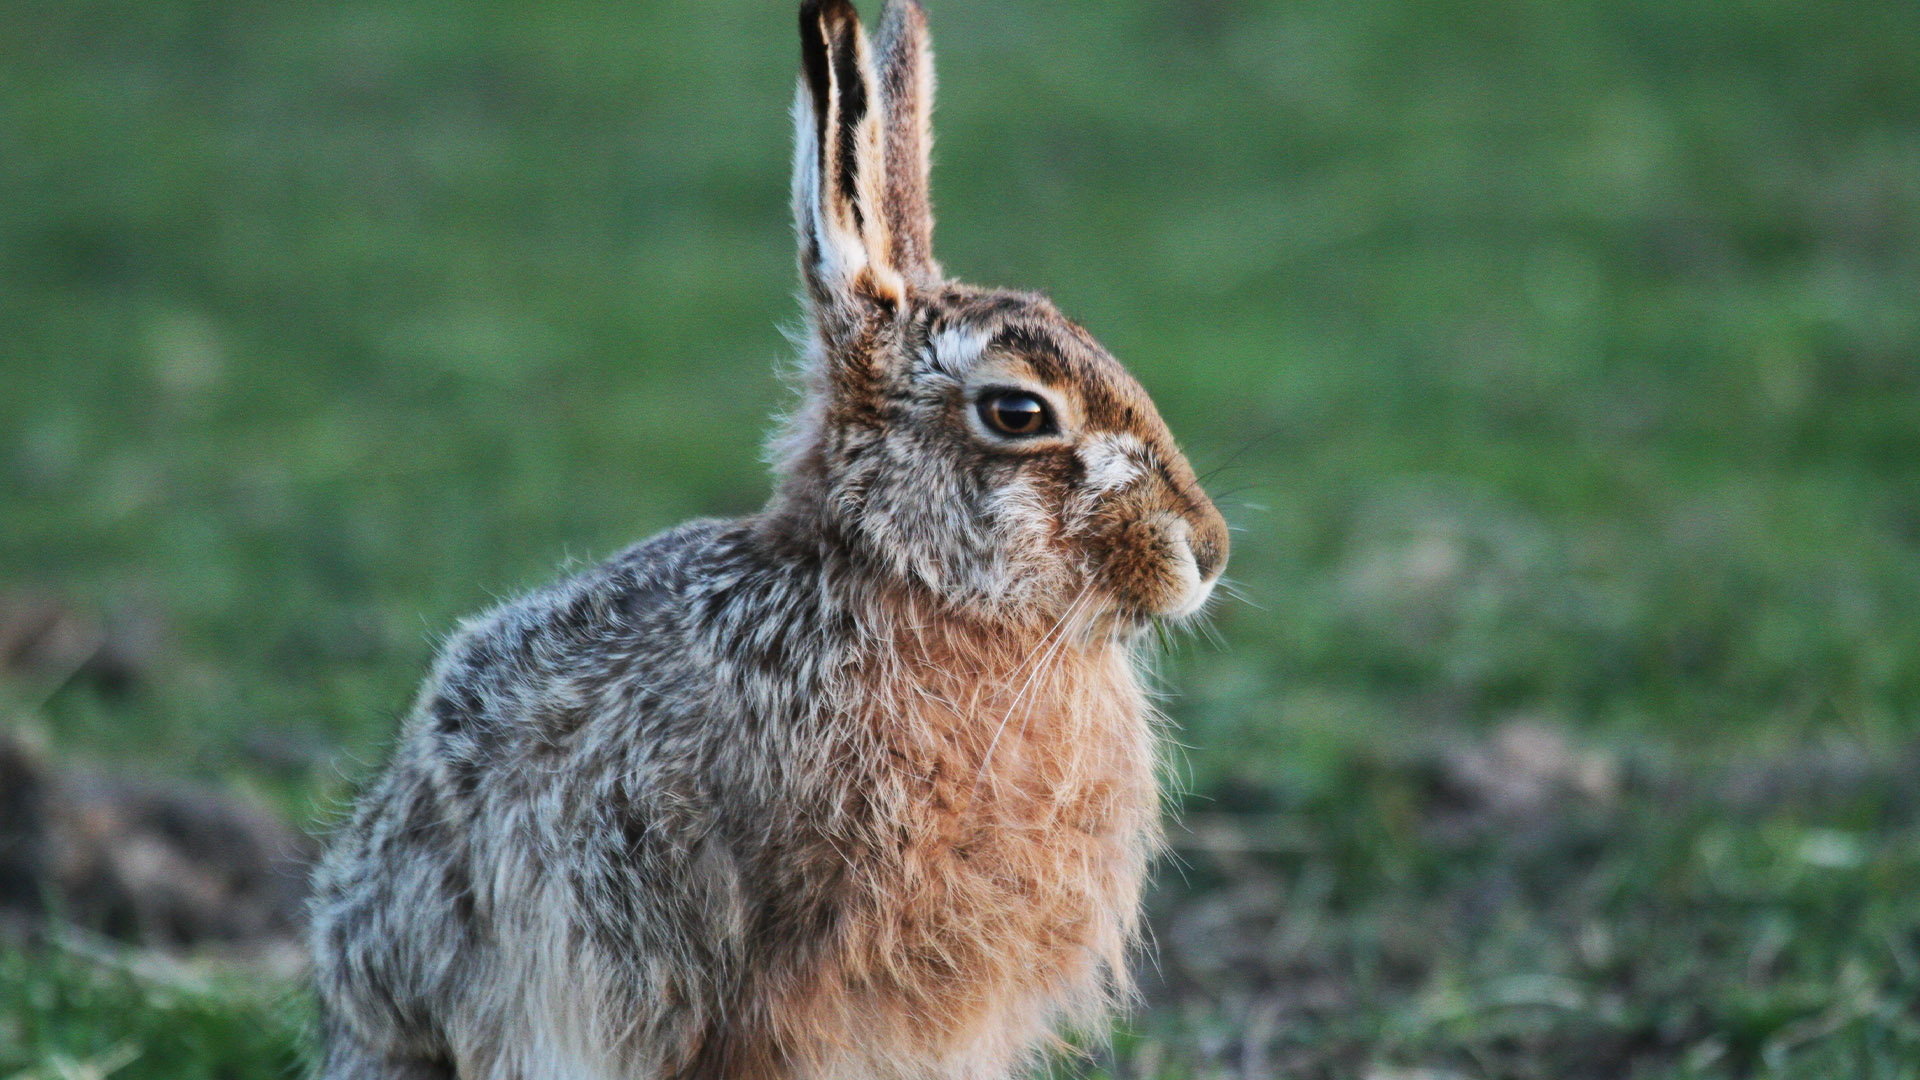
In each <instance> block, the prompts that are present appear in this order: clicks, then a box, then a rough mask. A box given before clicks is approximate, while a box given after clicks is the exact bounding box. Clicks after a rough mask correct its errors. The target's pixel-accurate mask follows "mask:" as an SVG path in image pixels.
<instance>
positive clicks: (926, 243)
mask: <svg viewBox="0 0 1920 1080" xmlns="http://www.w3.org/2000/svg"><path fill="white" fill-rule="evenodd" d="M874 52H875V53H876V54H877V56H876V58H875V60H874V67H875V68H876V69H877V73H878V76H879V80H880V122H881V126H882V129H883V130H884V131H885V133H886V138H885V143H886V160H887V180H886V185H885V187H884V189H883V190H882V192H881V212H882V213H883V214H884V215H885V217H886V219H887V231H888V232H889V233H890V234H892V242H893V247H892V258H893V265H894V268H895V269H897V270H899V271H900V273H901V274H902V275H903V276H904V277H906V278H907V279H908V280H909V281H913V282H916V283H919V284H923V285H931V284H934V283H936V282H938V281H939V280H940V264H938V263H936V262H934V261H933V200H932V197H931V193H930V189H929V187H928V181H927V176H928V172H929V169H930V166H931V161H932V156H933V42H932V41H931V40H930V39H929V37H928V35H927V13H926V11H925V10H924V9H923V8H921V6H920V3H919V0H887V9H886V10H885V11H883V12H881V14H880V27H879V29H878V31H876V32H875V34H874Z"/></svg>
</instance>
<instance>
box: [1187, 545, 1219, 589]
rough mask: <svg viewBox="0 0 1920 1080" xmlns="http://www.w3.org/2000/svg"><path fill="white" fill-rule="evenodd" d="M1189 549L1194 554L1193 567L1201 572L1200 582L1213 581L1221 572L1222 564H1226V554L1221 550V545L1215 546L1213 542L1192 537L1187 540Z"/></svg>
mask: <svg viewBox="0 0 1920 1080" xmlns="http://www.w3.org/2000/svg"><path fill="white" fill-rule="evenodd" d="M1187 547H1188V549H1189V550H1191V551H1192V552H1193V566H1194V569H1196V570H1198V571H1200V580H1201V581H1212V580H1213V578H1214V575H1216V574H1218V573H1219V572H1220V566H1221V564H1222V563H1223V562H1225V559H1224V558H1222V556H1223V554H1224V553H1223V552H1222V551H1221V550H1220V545H1218V544H1215V543H1214V542H1212V541H1211V540H1203V539H1201V538H1199V537H1192V536H1190V537H1189V538H1188V540H1187Z"/></svg>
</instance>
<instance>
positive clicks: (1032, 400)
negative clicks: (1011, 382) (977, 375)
mask: <svg viewBox="0 0 1920 1080" xmlns="http://www.w3.org/2000/svg"><path fill="white" fill-rule="evenodd" d="M980 422H981V423H984V424H986V425H987V427H988V428H989V429H991V430H993V431H997V432H999V433H1000V434H1002V435H1012V436H1015V437H1027V436H1032V435H1050V434H1052V433H1053V431H1054V426H1053V414H1052V413H1050V412H1049V411H1048V410H1047V403H1046V402H1044V401H1041V400H1040V399H1039V398H1038V397H1036V396H1034V395H1032V394H1029V393H1026V392H1025V391H1021V390H992V391H989V392H988V393H987V394H986V395H985V396H984V397H982V398H981V399H980Z"/></svg>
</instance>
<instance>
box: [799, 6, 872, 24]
mask: <svg viewBox="0 0 1920 1080" xmlns="http://www.w3.org/2000/svg"><path fill="white" fill-rule="evenodd" d="M800 21H801V22H802V23H809V22H814V23H817V22H820V21H825V22H827V23H829V24H831V25H838V24H840V23H843V22H859V21H860V13H859V12H858V11H855V10H854V9H853V4H852V3H851V2H850V0H802V2H801V4H800Z"/></svg>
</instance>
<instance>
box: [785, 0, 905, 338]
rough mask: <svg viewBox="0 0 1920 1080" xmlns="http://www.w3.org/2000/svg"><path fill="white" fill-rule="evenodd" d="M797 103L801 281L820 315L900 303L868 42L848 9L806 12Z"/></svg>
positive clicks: (843, 2) (825, 1)
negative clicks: (873, 304)
mask: <svg viewBox="0 0 1920 1080" xmlns="http://www.w3.org/2000/svg"><path fill="white" fill-rule="evenodd" d="M800 63H801V70H800V96H799V100H798V101H797V102H795V104H794V126H795V132H794V160H793V216H794V226H795V228H796V229H797V230H798V232H799V237H800V273H801V275H802V276H803V277H804V278H805V279H806V283H807V290H808V292H809V293H811V294H812V298H813V302H814V305H815V309H816V312H817V313H819V314H823V315H824V314H826V313H827V312H830V311H833V310H836V309H845V308H846V307H848V306H849V305H851V304H854V303H856V302H859V301H863V300H864V301H870V302H879V303H882V304H885V305H888V306H891V305H894V304H897V303H899V301H900V299H901V297H902V295H903V293H904V285H903V283H902V281H901V279H900V274H899V272H898V271H897V270H895V269H894V267H893V263H892V258H891V252H892V247H893V245H892V242H891V240H890V239H889V237H888V230H887V218H886V215H885V214H883V213H881V212H879V208H880V205H881V201H882V200H881V192H882V190H883V189H884V187H885V182H886V162H885V156H886V155H885V149H884V145H883V144H884V139H885V135H884V133H883V132H882V131H881V126H880V114H879V112H878V111H877V110H876V109H874V108H872V107H871V106H872V105H873V104H874V103H875V101H876V98H877V97H878V94H877V93H876V92H875V85H874V77H873V66H872V60H871V59H870V57H869V56H868V54H867V36H866V33H865V32H864V31H863V30H861V29H860V16H859V14H858V13H856V12H855V11H854V10H853V5H852V4H850V3H848V2H847V0H805V2H803V3H802V4H801V5H800Z"/></svg>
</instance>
